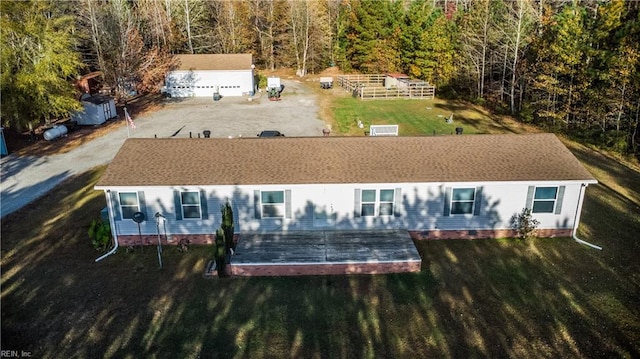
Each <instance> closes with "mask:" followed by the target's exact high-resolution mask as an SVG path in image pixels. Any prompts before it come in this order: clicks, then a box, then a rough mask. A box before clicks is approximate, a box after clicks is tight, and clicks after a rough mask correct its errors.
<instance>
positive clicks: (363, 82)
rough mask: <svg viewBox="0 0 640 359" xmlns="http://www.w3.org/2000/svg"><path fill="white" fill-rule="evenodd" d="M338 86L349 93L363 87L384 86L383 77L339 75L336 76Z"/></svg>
mask: <svg viewBox="0 0 640 359" xmlns="http://www.w3.org/2000/svg"><path fill="white" fill-rule="evenodd" d="M338 85H339V86H341V87H342V88H344V89H345V90H347V91H349V92H353V91H354V90H356V89H358V88H360V87H363V86H384V75H382V74H376V75H341V76H338Z"/></svg>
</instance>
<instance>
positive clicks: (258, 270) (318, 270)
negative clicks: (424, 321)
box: [227, 259, 421, 277]
mask: <svg viewBox="0 0 640 359" xmlns="http://www.w3.org/2000/svg"><path fill="white" fill-rule="evenodd" d="M231 261H232V262H233V259H232V260H231ZM420 265H421V263H420V262H397V263H344V264H329V263H326V264H323V263H314V264H286V265H260V264H251V265H234V264H233V263H231V264H230V265H228V267H227V269H228V270H229V271H230V273H231V275H234V276H244V277H248V276H294V275H295V276H298V275H342V274H384V273H406V272H420Z"/></svg>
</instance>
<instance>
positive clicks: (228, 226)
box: [215, 202, 234, 277]
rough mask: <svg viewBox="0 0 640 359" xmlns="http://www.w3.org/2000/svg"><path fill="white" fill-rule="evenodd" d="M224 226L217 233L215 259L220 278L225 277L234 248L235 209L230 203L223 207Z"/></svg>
mask: <svg viewBox="0 0 640 359" xmlns="http://www.w3.org/2000/svg"><path fill="white" fill-rule="evenodd" d="M220 210H221V212H222V224H221V225H220V228H218V230H217V231H216V245H215V257H216V264H217V269H218V276H220V277H223V276H225V274H226V272H225V269H226V265H227V258H228V256H229V255H230V254H231V248H233V231H234V227H233V209H231V204H229V202H227V203H225V204H224V205H223V206H222V207H221V209H220Z"/></svg>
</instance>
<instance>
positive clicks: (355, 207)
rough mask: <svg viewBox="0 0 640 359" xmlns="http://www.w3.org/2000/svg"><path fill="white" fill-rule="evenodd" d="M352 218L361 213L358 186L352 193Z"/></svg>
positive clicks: (357, 216)
mask: <svg viewBox="0 0 640 359" xmlns="http://www.w3.org/2000/svg"><path fill="white" fill-rule="evenodd" d="M353 198H354V201H353V218H360V214H361V212H360V211H361V208H360V206H361V204H362V203H361V201H360V188H356V189H355V190H354V193H353Z"/></svg>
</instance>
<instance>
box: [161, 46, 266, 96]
mask: <svg viewBox="0 0 640 359" xmlns="http://www.w3.org/2000/svg"><path fill="white" fill-rule="evenodd" d="M174 60H175V66H174V68H173V69H172V70H171V71H169V72H168V73H167V75H166V76H165V85H164V87H163V88H162V92H163V93H164V94H165V95H167V96H171V97H213V94H214V93H216V92H217V93H219V94H220V95H221V96H247V95H252V94H253V92H254V77H253V67H254V66H253V58H252V55H251V54H200V55H197V54H196V55H192V54H187V55H175V56H174Z"/></svg>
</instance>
